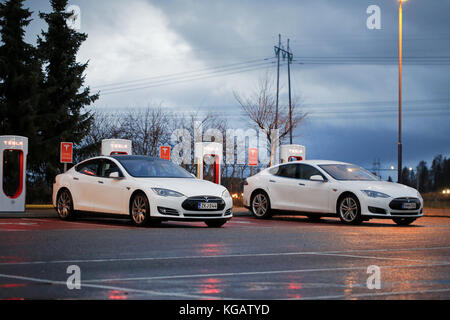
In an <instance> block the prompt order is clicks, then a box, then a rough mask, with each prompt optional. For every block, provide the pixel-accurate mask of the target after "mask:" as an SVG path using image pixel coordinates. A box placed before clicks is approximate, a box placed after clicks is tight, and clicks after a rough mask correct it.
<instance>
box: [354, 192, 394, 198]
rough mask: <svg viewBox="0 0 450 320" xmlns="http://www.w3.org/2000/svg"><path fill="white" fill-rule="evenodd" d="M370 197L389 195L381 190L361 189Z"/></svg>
mask: <svg viewBox="0 0 450 320" xmlns="http://www.w3.org/2000/svg"><path fill="white" fill-rule="evenodd" d="M361 191H362V192H364V193H365V194H366V196H368V197H370V198H390V197H391V196H389V195H387V194H386V193H383V192H378V191H373V190H361Z"/></svg>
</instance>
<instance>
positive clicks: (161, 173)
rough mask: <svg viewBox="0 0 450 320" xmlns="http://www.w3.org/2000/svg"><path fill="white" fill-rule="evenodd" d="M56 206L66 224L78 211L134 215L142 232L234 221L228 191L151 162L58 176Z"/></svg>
mask: <svg viewBox="0 0 450 320" xmlns="http://www.w3.org/2000/svg"><path fill="white" fill-rule="evenodd" d="M53 206H54V207H55V209H56V211H57V212H58V215H59V217H60V218H61V219H71V218H74V217H75V215H76V212H77V211H87V212H100V213H110V214H119V215H130V216H131V219H132V221H133V223H134V224H136V225H138V226H143V225H146V224H147V223H149V222H159V221H164V220H183V221H204V222H205V223H206V224H207V225H208V226H209V227H221V226H222V225H224V224H225V223H226V222H227V221H228V220H229V219H231V217H232V215H233V213H232V206H233V201H232V199H231V196H230V194H229V192H228V190H227V189H226V188H225V187H223V186H221V185H217V184H214V183H212V182H209V181H205V180H200V179H197V178H195V177H194V176H193V175H192V174H190V173H189V172H187V171H186V170H184V169H183V168H181V167H180V166H178V165H176V164H174V163H172V162H170V161H167V160H162V159H158V158H152V157H147V156H127V155H117V156H104V157H95V158H91V159H88V160H85V161H83V162H81V163H79V164H77V165H75V166H74V167H72V168H71V169H70V170H68V171H67V172H65V173H63V174H60V175H58V176H56V178H55V181H54V184H53Z"/></svg>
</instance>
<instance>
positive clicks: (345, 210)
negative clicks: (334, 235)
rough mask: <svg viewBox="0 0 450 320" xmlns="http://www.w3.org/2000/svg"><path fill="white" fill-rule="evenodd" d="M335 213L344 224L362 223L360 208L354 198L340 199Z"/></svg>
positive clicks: (349, 196)
mask: <svg viewBox="0 0 450 320" xmlns="http://www.w3.org/2000/svg"><path fill="white" fill-rule="evenodd" d="M337 211H338V212H337V213H338V215H339V218H340V219H341V221H342V222H343V223H345V224H360V223H361V222H362V217H361V208H360V206H359V202H358V199H357V198H356V197H355V196H352V195H347V196H345V197H342V198H341V200H340V201H339V204H338V207H337Z"/></svg>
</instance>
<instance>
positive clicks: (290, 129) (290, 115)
mask: <svg viewBox="0 0 450 320" xmlns="http://www.w3.org/2000/svg"><path fill="white" fill-rule="evenodd" d="M287 54H288V86H289V143H290V144H292V102H291V67H290V65H291V60H292V57H293V55H291V51H290V50H289V39H287Z"/></svg>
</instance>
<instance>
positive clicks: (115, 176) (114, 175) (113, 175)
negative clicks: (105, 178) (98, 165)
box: [109, 171, 123, 180]
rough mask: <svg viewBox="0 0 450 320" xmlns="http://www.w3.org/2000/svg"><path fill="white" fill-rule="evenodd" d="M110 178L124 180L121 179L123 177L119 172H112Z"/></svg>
mask: <svg viewBox="0 0 450 320" xmlns="http://www.w3.org/2000/svg"><path fill="white" fill-rule="evenodd" d="M109 177H110V178H112V179H117V180H121V179H123V177H121V176H120V175H119V172H118V171H115V172H111V173H110V174H109Z"/></svg>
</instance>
